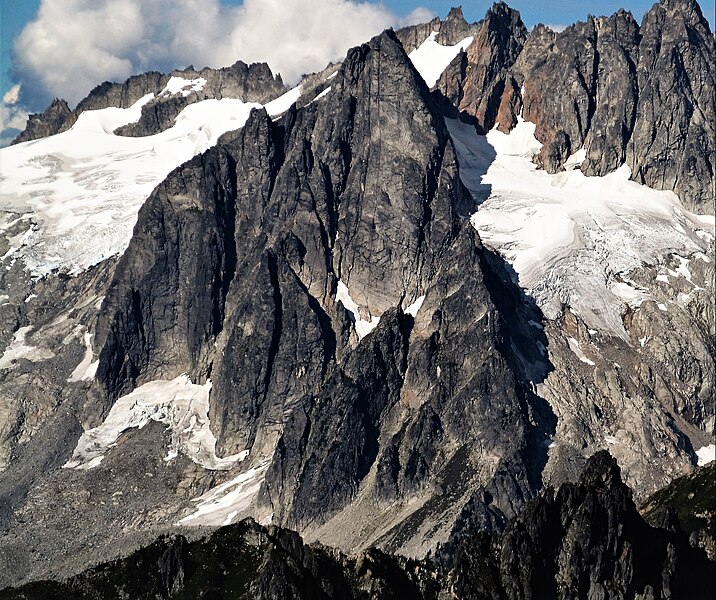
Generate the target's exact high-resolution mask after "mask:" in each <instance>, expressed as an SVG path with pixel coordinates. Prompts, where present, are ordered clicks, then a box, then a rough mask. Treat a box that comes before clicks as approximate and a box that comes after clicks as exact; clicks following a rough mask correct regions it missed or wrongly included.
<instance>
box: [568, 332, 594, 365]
mask: <svg viewBox="0 0 716 600" xmlns="http://www.w3.org/2000/svg"><path fill="white" fill-rule="evenodd" d="M567 343H568V344H569V349H570V350H571V351H572V352H574V353H575V354H576V355H577V358H578V359H579V360H581V361H582V362H583V363H586V364H588V365H591V366H592V367H593V366H594V361H591V360H589V359H588V358H587V356H586V354H584V352H582V349H581V348H580V346H579V342H578V341H577V340H575V339H574V338H572V337H568V338H567Z"/></svg>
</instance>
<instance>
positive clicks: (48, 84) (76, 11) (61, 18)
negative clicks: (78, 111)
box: [15, 0, 432, 104]
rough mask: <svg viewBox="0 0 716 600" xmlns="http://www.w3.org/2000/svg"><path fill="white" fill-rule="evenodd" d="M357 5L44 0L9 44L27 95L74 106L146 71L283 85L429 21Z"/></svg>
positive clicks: (316, 0)
mask: <svg viewBox="0 0 716 600" xmlns="http://www.w3.org/2000/svg"><path fill="white" fill-rule="evenodd" d="M431 17H432V13H431V12H430V11H428V10H426V9H417V10H414V11H413V12H412V13H410V14H409V15H407V16H403V17H401V16H399V15H396V14H394V13H392V12H391V11H389V10H388V9H387V8H385V7H384V6H383V5H382V4H377V3H374V2H367V1H358V0H244V2H243V4H242V5H240V6H227V5H224V4H222V3H221V2H220V0H42V1H41V4H40V8H39V11H38V14H37V16H36V18H35V19H34V20H33V21H31V22H30V23H28V25H27V26H26V27H25V28H24V29H23V31H22V32H21V34H20V36H19V37H18V38H17V40H16V41H15V75H16V76H17V77H18V78H20V80H21V81H23V83H24V94H25V95H26V97H28V98H30V97H44V99H45V100H47V99H49V98H50V97H52V96H57V97H63V98H66V99H67V100H68V101H69V102H70V103H72V104H74V103H76V102H77V101H78V100H80V99H81V98H82V97H84V96H85V95H86V94H87V92H88V91H89V90H90V89H92V87H94V86H95V85H96V84H98V83H100V82H102V81H105V80H119V81H121V80H124V79H126V78H127V77H129V76H130V75H132V74H134V73H139V72H142V71H146V70H149V69H157V70H161V71H170V70H171V69H173V68H178V67H184V66H187V65H189V64H193V65H195V66H196V67H202V66H212V67H220V66H226V65H229V64H232V63H234V62H235V61H236V60H239V59H240V60H243V61H245V62H257V61H265V62H268V63H269V65H270V66H271V68H272V70H273V71H274V72H280V73H281V75H282V76H283V78H284V80H286V81H288V82H295V81H296V80H297V79H298V78H299V77H300V75H301V74H303V73H306V72H311V71H315V70H319V69H321V68H323V67H324V66H325V65H326V64H327V63H328V62H329V61H331V60H338V59H340V58H342V57H343V56H344V55H345V52H346V50H347V49H348V48H349V47H351V46H353V45H356V44H359V43H361V42H364V41H366V40H367V39H369V38H370V37H372V36H373V35H375V34H376V33H378V32H380V31H381V30H383V29H385V28H387V27H390V26H393V25H396V26H397V25H404V24H406V23H407V22H412V23H415V22H420V21H426V20H429V19H430V18H431Z"/></svg>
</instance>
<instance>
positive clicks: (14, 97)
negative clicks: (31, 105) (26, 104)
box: [0, 84, 27, 147]
mask: <svg viewBox="0 0 716 600" xmlns="http://www.w3.org/2000/svg"><path fill="white" fill-rule="evenodd" d="M19 98H20V84H17V85H14V86H12V87H11V88H10V89H9V90H8V91H7V92H5V95H3V97H2V103H0V136H2V138H3V141H2V142H0V147H2V146H4V145H6V143H7V142H9V141H10V140H11V139H12V138H14V137H15V135H16V133H17V131H16V130H18V129H24V128H25V123H26V122H27V112H26V111H25V110H24V109H23V108H22V107H21V106H19V105H18V104H17V101H18V100H19ZM8 129H11V130H13V131H12V132H6V130H8ZM6 138H9V139H6Z"/></svg>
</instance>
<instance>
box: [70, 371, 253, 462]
mask: <svg viewBox="0 0 716 600" xmlns="http://www.w3.org/2000/svg"><path fill="white" fill-rule="evenodd" d="M210 391H211V382H210V381H207V382H206V383H205V384H204V385H196V384H193V383H192V382H191V381H190V380H189V378H188V377H187V376H186V375H180V376H179V377H177V378H176V379H173V380H171V381H152V382H150V383H145V384H144V385H141V386H139V387H138V388H137V389H135V390H134V391H132V392H131V393H129V394H127V395H126V396H122V397H121V398H119V399H118V400H117V401H116V402H115V403H114V406H112V409H111V410H110V411H109V414H108V415H107V418H106V419H105V420H104V423H102V424H101V425H100V426H98V427H95V428H93V429H89V430H87V431H85V432H84V433H83V434H82V436H81V437H80V439H79V441H78V442H77V447H76V448H75V451H74V453H73V454H72V458H71V459H70V460H69V461H68V462H67V463H66V464H65V465H64V467H65V468H73V469H92V468H94V467H96V466H98V465H99V464H100V463H101V462H102V459H103V458H104V455H105V453H106V452H107V451H108V450H109V449H110V448H112V447H114V446H115V445H116V444H117V440H118V439H119V436H120V435H121V434H122V433H123V432H124V431H126V430H127V429H132V428H138V429H141V428H142V427H144V426H145V425H147V424H148V423H149V422H150V421H157V422H159V423H164V424H165V425H166V426H167V430H168V432H169V435H170V438H171V441H170V449H169V454H168V455H167V457H166V459H165V460H172V459H173V458H175V457H177V456H178V455H179V454H180V453H181V454H184V455H186V456H187V457H188V458H190V459H191V460H192V461H194V462H195V463H197V464H199V465H201V466H203V467H205V468H207V469H214V470H228V469H230V468H231V467H233V466H234V465H235V464H236V463H237V462H239V461H241V460H243V459H245V458H246V453H241V454H236V455H233V456H227V457H225V458H219V457H218V456H216V438H215V437H214V434H213V433H212V432H211V429H210V427H209V416H208V415H209V392H210Z"/></svg>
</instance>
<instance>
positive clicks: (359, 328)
mask: <svg viewBox="0 0 716 600" xmlns="http://www.w3.org/2000/svg"><path fill="white" fill-rule="evenodd" d="M336 302H340V303H341V304H342V305H343V308H345V309H346V310H347V311H348V312H349V313H351V315H352V316H353V324H354V326H355V330H356V333H357V334H358V339H360V340H362V339H363V338H364V337H365V336H367V335H368V334H369V333H370V332H371V331H373V330H374V329H375V328H376V327H377V326H378V323H379V322H380V317H374V316H372V315H371V316H370V320H366V319H363V318H362V317H361V314H360V308H359V307H358V304H356V303H355V301H354V300H353V298H351V295H350V293H349V292H348V287H347V286H346V284H345V283H343V280H342V279H339V280H338V286H337V289H336ZM421 304H422V303H421ZM418 308H419V307H418ZM416 313H417V310H416Z"/></svg>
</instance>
